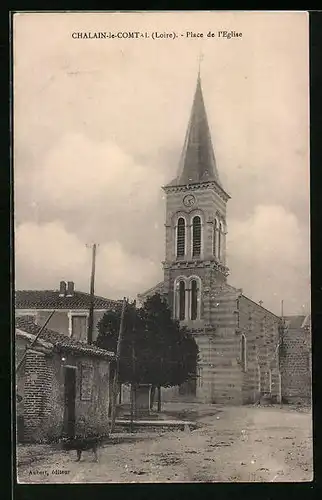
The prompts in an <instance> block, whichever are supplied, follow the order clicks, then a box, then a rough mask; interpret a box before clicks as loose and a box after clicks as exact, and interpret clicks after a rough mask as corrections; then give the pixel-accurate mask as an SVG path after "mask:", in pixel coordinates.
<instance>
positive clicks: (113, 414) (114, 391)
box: [111, 297, 127, 432]
mask: <svg viewBox="0 0 322 500" xmlns="http://www.w3.org/2000/svg"><path fill="white" fill-rule="evenodd" d="M126 304H127V300H126V298H125V297H124V298H123V304H122V312H121V321H120V329H119V336H118V339H117V348H116V366H115V372H114V379H113V385H112V411H111V432H113V431H114V427H115V417H116V400H117V386H118V378H119V371H120V357H121V345H122V339H123V328H124V315H125V308H126Z"/></svg>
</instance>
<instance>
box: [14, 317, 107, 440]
mask: <svg viewBox="0 0 322 500" xmlns="http://www.w3.org/2000/svg"><path fill="white" fill-rule="evenodd" d="M40 329H41V327H40V326H39V325H37V324H36V323H35V322H34V319H33V318H32V317H28V316H20V317H19V316H18V317H16V324H15V333H16V335H15V345H16V401H17V404H16V410H17V435H18V441H23V442H42V441H51V440H55V439H57V438H59V437H61V436H64V435H67V436H73V435H75V433H76V434H77V433H79V432H84V431H85V432H86V433H88V434H99V435H105V434H107V433H108V429H109V419H108V409H109V401H110V380H111V377H110V369H111V364H113V362H114V359H115V356H114V354H113V353H111V352H108V351H106V350H104V349H100V348H98V347H96V346H94V345H88V344H85V343H83V342H80V341H78V340H74V339H71V338H70V337H69V336H66V335H64V334H63V333H60V332H56V331H53V330H51V329H48V328H44V330H43V331H42V332H41V333H40V336H39V338H38V339H37V341H36V342H35V343H33V344H32V342H34V340H35V338H36V335H37V334H38V333H39V331H40ZM19 365H20V366H19ZM17 367H18V369H17Z"/></svg>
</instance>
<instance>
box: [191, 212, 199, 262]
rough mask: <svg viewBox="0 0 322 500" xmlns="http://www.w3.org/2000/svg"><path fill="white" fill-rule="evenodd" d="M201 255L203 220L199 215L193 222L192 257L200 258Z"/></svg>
mask: <svg viewBox="0 0 322 500" xmlns="http://www.w3.org/2000/svg"><path fill="white" fill-rule="evenodd" d="M200 253H201V219H200V217H199V216H198V215H197V216H196V217H194V218H193V220H192V256H193V257H199V256H200Z"/></svg>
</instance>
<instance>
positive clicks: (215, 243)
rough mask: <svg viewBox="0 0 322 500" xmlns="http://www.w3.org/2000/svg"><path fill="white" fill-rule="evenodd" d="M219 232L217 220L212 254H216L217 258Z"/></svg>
mask: <svg viewBox="0 0 322 500" xmlns="http://www.w3.org/2000/svg"><path fill="white" fill-rule="evenodd" d="M217 232H218V221H217V219H215V222H214V234H213V241H212V243H213V248H212V253H213V254H214V256H215V257H216V256H217V242H218V237H217Z"/></svg>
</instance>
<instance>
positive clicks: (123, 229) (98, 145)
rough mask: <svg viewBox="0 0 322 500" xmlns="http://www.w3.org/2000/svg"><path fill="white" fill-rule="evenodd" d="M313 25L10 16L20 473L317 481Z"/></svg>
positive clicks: (261, 18) (31, 477)
mask: <svg viewBox="0 0 322 500" xmlns="http://www.w3.org/2000/svg"><path fill="white" fill-rule="evenodd" d="M308 35H309V31H308V14H307V13H305V12H263V11H261V12H251V11H245V12H242V11H236V12H234V11H231V12H229V11H225V12H217V11H212V12H198V11H196V12H191V11H189V12H174V11H173V12H126V13H125V12H124V13H122V12H118V13H113V12H82V13H79V12H66V13H64V12H51V13H50V12H46V13H45V12H43V13H37V12H29V13H28V12H21V13H15V14H14V15H13V34H12V38H13V119H14V121H13V123H14V130H13V137H14V151H13V154H14V203H15V336H14V339H13V340H14V342H15V353H16V356H15V358H16V359H15V367H16V368H15V388H16V390H15V395H14V397H15V401H16V405H15V409H16V418H15V428H16V449H17V464H16V469H17V481H18V482H19V483H136V482H140V483H142V482H146V483H151V482H152V483H158V482H160V483H163V482H170V483H172V482H173V483H174V482H184V483H194V482H214V483H216V482H295V481H296V482H298V481H311V480H312V479H313V450H312V448H313V440H312V408H311V406H312V405H311V385H312V384H311V371H312V369H311V310H310V272H309V262H310V247H309V196H310V193H309V36H308Z"/></svg>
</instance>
